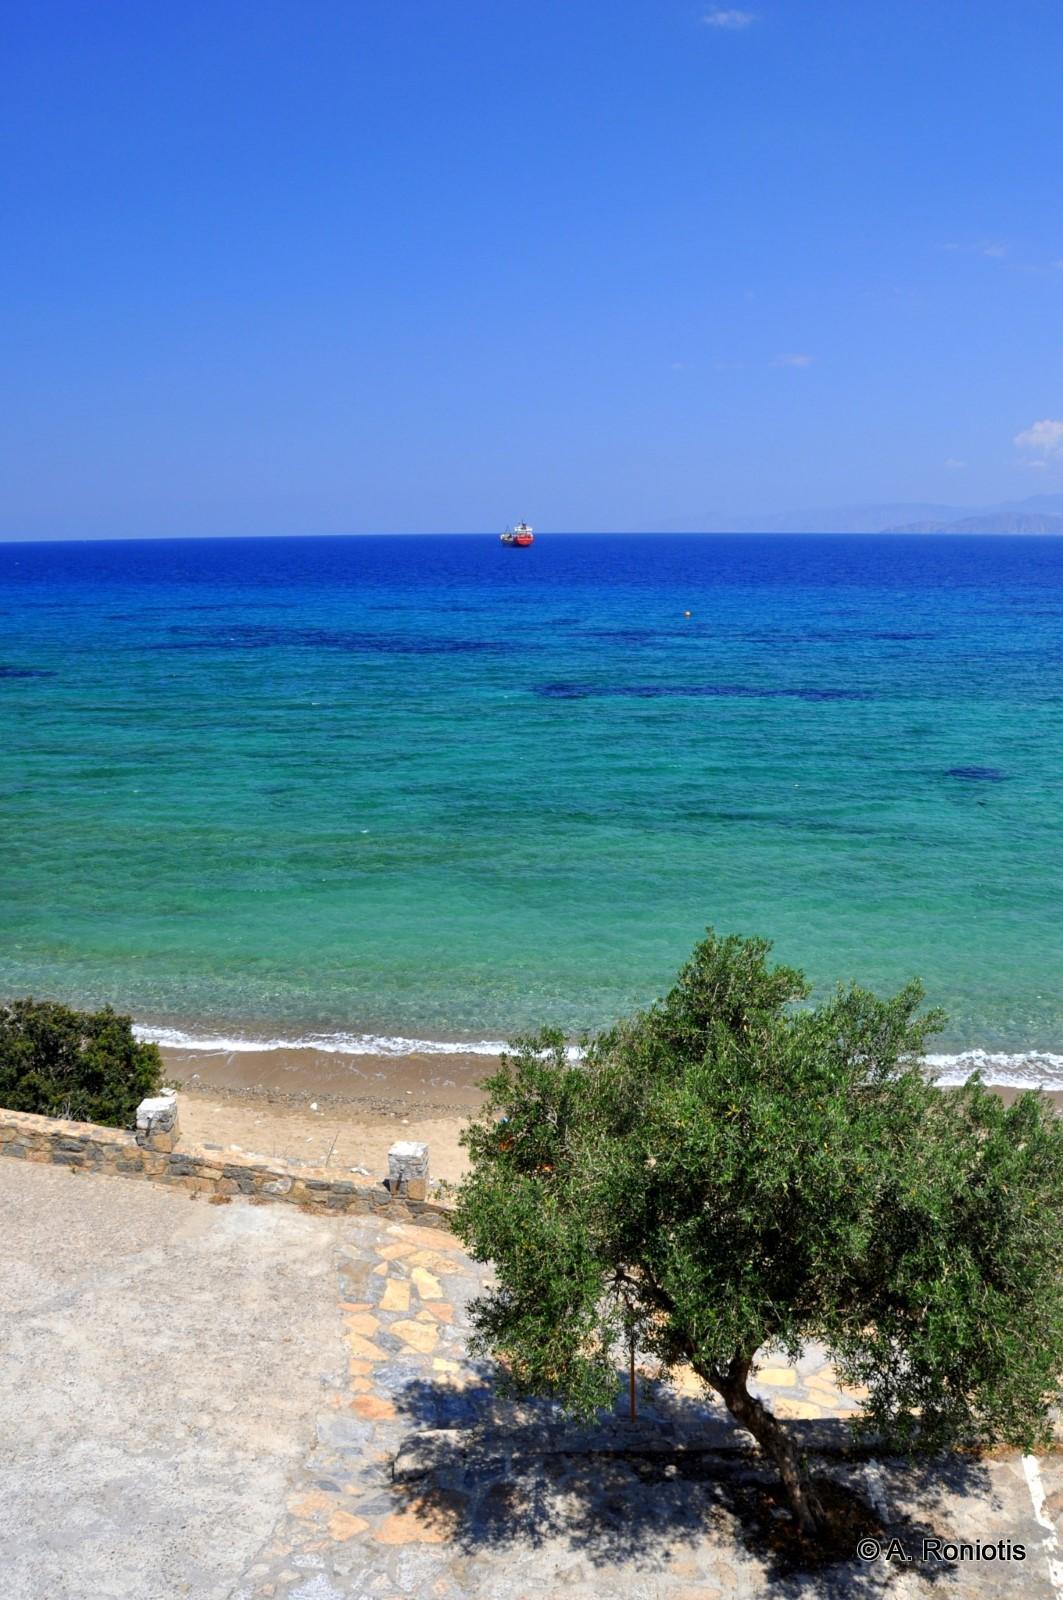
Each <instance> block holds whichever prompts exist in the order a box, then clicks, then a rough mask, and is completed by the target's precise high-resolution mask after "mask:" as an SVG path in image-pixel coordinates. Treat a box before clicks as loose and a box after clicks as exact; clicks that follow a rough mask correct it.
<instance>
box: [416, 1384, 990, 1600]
mask: <svg viewBox="0 0 1063 1600" xmlns="http://www.w3.org/2000/svg"><path fill="white" fill-rule="evenodd" d="M394 1398H395V1403H396V1406H397V1408H398V1411H399V1413H400V1414H401V1415H403V1416H405V1417H406V1418H408V1419H409V1421H410V1423H411V1424H412V1428H411V1431H410V1433H409V1434H408V1435H407V1436H406V1437H405V1438H404V1440H403V1443H402V1445H401V1446H400V1449H399V1452H398V1454H397V1456H396V1458H395V1461H394V1464H393V1469H392V1474H393V1480H394V1493H395V1494H396V1495H397V1496H398V1497H399V1498H400V1500H401V1502H402V1504H403V1507H404V1509H406V1510H408V1511H410V1512H412V1513H413V1514H414V1515H415V1516H416V1517H417V1518H418V1519H419V1520H421V1521H423V1522H424V1523H425V1524H426V1527H427V1528H429V1529H431V1530H432V1531H433V1533H435V1534H442V1535H443V1536H444V1537H445V1538H446V1539H447V1541H448V1542H449V1543H451V1544H453V1545H455V1546H457V1547H458V1548H459V1549H460V1550H461V1551H462V1553H463V1554H466V1555H468V1556H473V1555H475V1554H476V1553H478V1552H487V1551H491V1550H494V1551H495V1552H498V1551H500V1550H503V1549H507V1548H508V1549H510V1550H511V1551H512V1554H513V1556H514V1558H516V1559H520V1557H521V1556H522V1555H528V1554H531V1553H532V1552H535V1551H544V1550H545V1548H546V1547H547V1546H548V1545H552V1546H554V1547H555V1553H556V1551H557V1549H558V1547H560V1549H561V1550H563V1551H565V1552H571V1553H572V1554H573V1555H578V1556H579V1557H581V1558H582V1559H584V1560H586V1561H587V1562H589V1563H590V1564H591V1565H592V1566H594V1567H597V1568H604V1567H607V1566H612V1567H621V1566H622V1567H627V1568H629V1569H630V1570H631V1572H632V1574H634V1573H644V1574H646V1575H647V1576H648V1575H651V1574H653V1573H657V1574H664V1573H667V1571H668V1568H669V1564H670V1562H672V1561H674V1560H676V1559H678V1558H679V1557H682V1556H685V1557H687V1558H688V1559H689V1558H691V1557H693V1558H694V1559H695V1560H697V1562H698V1564H699V1569H700V1571H701V1574H702V1577H703V1579H711V1578H712V1575H713V1572H714V1570H715V1569H716V1568H717V1567H719V1566H720V1565H721V1564H722V1565H723V1568H724V1569H725V1570H726V1565H727V1563H728V1562H729V1561H731V1560H733V1559H734V1558H735V1556H736V1555H738V1554H739V1553H740V1552H744V1554H745V1556H746V1557H747V1558H749V1557H752V1558H755V1559H757V1560H759V1562H760V1563H761V1564H762V1566H763V1568H764V1576H765V1578H766V1579H768V1580H770V1581H782V1580H786V1582H787V1592H788V1593H792V1594H796V1595H808V1596H810V1597H811V1596H812V1595H823V1594H827V1593H829V1592H830V1591H831V1590H833V1588H834V1586H835V1584H838V1586H839V1591H840V1590H841V1589H844V1593H845V1595H846V1597H847V1600H853V1597H859V1596H860V1595H863V1594H867V1595H870V1594H872V1593H874V1594H880V1593H881V1591H882V1585H883V1581H884V1579H885V1577H886V1572H885V1569H884V1562H883V1560H882V1559H873V1560H871V1561H861V1560H859V1559H857V1554H856V1551H857V1544H858V1541H859V1540H861V1539H877V1540H879V1541H880V1542H881V1544H882V1546H883V1547H885V1545H886V1543H887V1542H888V1540H889V1539H891V1538H894V1539H898V1540H899V1541H900V1543H901V1546H902V1547H903V1549H904V1551H905V1552H906V1553H908V1554H909V1555H910V1556H911V1557H912V1558H913V1559H911V1560H909V1561H908V1562H906V1563H905V1562H901V1563H900V1564H903V1565H905V1570H907V1571H909V1572H918V1573H919V1575H920V1576H921V1577H922V1578H923V1579H924V1580H925V1581H929V1582H939V1581H941V1582H944V1583H945V1584H946V1586H947V1584H948V1582H949V1580H950V1579H951V1578H953V1577H954V1576H955V1575H956V1568H955V1567H953V1566H950V1565H948V1564H945V1563H941V1562H938V1561H934V1560H932V1561H929V1562H923V1561H922V1560H921V1553H922V1541H923V1539H924V1538H940V1539H943V1540H944V1539H950V1538H954V1537H955V1532H954V1521H953V1523H952V1524H951V1525H950V1524H945V1525H943V1526H935V1518H938V1519H939V1520H940V1519H941V1517H942V1514H943V1513H944V1512H945V1511H946V1508H947V1507H949V1506H952V1507H953V1508H955V1505H956V1501H957V1499H960V1500H963V1499H966V1498H968V1497H973V1496H977V1497H978V1499H979V1501H980V1502H982V1504H983V1505H984V1506H985V1507H986V1508H987V1509H990V1510H991V1509H992V1507H993V1494H992V1485H991V1480H990V1476H989V1473H988V1471H987V1469H986V1467H985V1466H984V1465H983V1464H982V1463H981V1462H979V1461H978V1460H977V1459H975V1458H973V1457H966V1456H956V1455H949V1456H945V1457H942V1456H938V1457H933V1458H930V1457H925V1458H919V1457H917V1458H915V1459H914V1460H906V1461H903V1462H902V1461H885V1460H884V1461H881V1462H879V1461H877V1460H875V1458H874V1452H873V1450H872V1449H871V1448H870V1447H869V1446H867V1445H863V1446H861V1445H860V1444H858V1443H856V1442H855V1441H854V1438H853V1435H852V1433H851V1431H850V1429H849V1428H848V1427H847V1426H846V1424H845V1423H844V1422H841V1421H838V1420H826V1421H821V1422H791V1423H790V1427H791V1428H792V1429H793V1431H794V1433H795V1436H796V1437H797V1438H798V1440H799V1441H800V1443H801V1445H802V1448H803V1449H805V1451H806V1452H807V1454H808V1457H809V1461H810V1463H811V1465H812V1469H813V1472H814V1473H815V1474H816V1476H817V1478H818V1479H819V1481H820V1482H821V1483H822V1484H823V1486H824V1494H825V1498H828V1499H829V1500H830V1503H831V1507H832V1510H833V1511H834V1512H835V1514H836V1515H837V1517H838V1520H839V1526H840V1534H839V1542H838V1545H837V1547H836V1548H835V1549H833V1550H832V1551H823V1550H821V1549H815V1548H811V1547H809V1546H808V1545H807V1543H805V1542H804V1541H803V1540H802V1539H801V1537H800V1536H799V1534H798V1531H797V1529H796V1527H795V1524H794V1522H793V1520H792V1518H791V1516H790V1513H789V1510H788V1507H787V1504H786V1501H785V1498H784V1496H783V1495H782V1492H781V1489H780V1487H779V1484H778V1480H777V1478H776V1477H775V1474H774V1472H773V1471H772V1469H771V1468H770V1467H769V1466H766V1465H765V1463H764V1461H763V1458H762V1457H761V1456H760V1455H759V1453H758V1452H757V1451H756V1449H755V1447H754V1446H753V1445H752V1441H751V1440H749V1438H748V1435H746V1434H744V1433H742V1432H740V1431H739V1430H738V1429H736V1428H735V1427H733V1425H731V1423H730V1422H729V1421H728V1420H727V1419H726V1417H725V1415H724V1414H722V1413H721V1412H720V1411H718V1410H716V1408H715V1407H713V1406H712V1405H711V1403H706V1402H704V1401H700V1400H688V1399H685V1398H683V1397H680V1396H676V1395H674V1394H672V1393H670V1392H669V1391H667V1390H665V1389H663V1388H660V1389H657V1390H656V1392H655V1393H653V1395H652V1398H651V1400H650V1403H649V1404H648V1405H647V1406H646V1407H645V1411H644V1414H643V1415H641V1416H640V1419H639V1420H638V1421H637V1422H630V1421H629V1420H627V1418H626V1417H622V1416H621V1415H620V1414H619V1408H618V1412H617V1413H616V1414H614V1415H611V1416H605V1417H602V1418H600V1419H598V1420H596V1421H594V1422H592V1423H590V1424H581V1423H578V1422H572V1421H566V1420H565V1419H564V1418H563V1416H562V1415H561V1414H560V1412H559V1411H558V1410H557V1409H556V1408H555V1407H552V1406H550V1405H549V1404H547V1403H543V1402H533V1403H518V1402H511V1401H506V1400H505V1399H501V1398H500V1397H499V1395H498V1391H497V1388H496V1386H495V1384H494V1382H493V1381H492V1373H491V1369H490V1368H489V1367H487V1366H483V1367H481V1368H480V1369H479V1376H478V1381H476V1382H475V1383H473V1384H467V1385H466V1386H464V1387H463V1388H460V1389H459V1388H456V1387H454V1386H452V1385H450V1384H449V1383H447V1382H443V1381H441V1382H429V1381H425V1380H417V1381H415V1382H411V1383H408V1384H407V1385H405V1386H404V1387H403V1388H402V1389H401V1390H400V1391H399V1392H398V1393H397V1394H396V1395H395V1397H394ZM909 1508H917V1509H915V1510H914V1511H913V1510H911V1509H909Z"/></svg>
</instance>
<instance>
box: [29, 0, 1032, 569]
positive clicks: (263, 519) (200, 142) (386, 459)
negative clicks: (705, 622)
mask: <svg viewBox="0 0 1063 1600" xmlns="http://www.w3.org/2000/svg"><path fill="white" fill-rule="evenodd" d="M5 31H6V39H5V50H4V53H3V63H2V66H0V138H2V149H0V158H2V159H0V207H2V218H3V237H4V241H5V242H4V248H3V251H2V253H0V323H2V326H0V338H2V347H3V352H4V355H3V369H4V382H3V386H2V391H0V537H6V538H19V537H26V538H37V537H41V538H48V537H72V536H91V537H105V536H129V535H138V534H139V535H161V534H226V533H231V534H248V533H345V532H351V533H357V532H367V531H381V532H391V531H403V530H411V531H416V530H425V531H431V530H437V529H438V530H447V529H469V530H474V529H489V528H493V527H495V526H497V525H500V524H502V523H504V522H506V521H508V520H510V519H511V518H514V517H519V516H527V517H528V518H530V519H531V520H533V521H534V522H535V523H536V524H537V526H540V527H544V528H550V527H552V528H559V529H598V528H640V527H646V528H653V527H659V526H663V525H666V524H667V523H669V522H674V521H677V520H682V519H687V518H689V517H691V516H693V517H697V515H698V514H700V513H701V512H708V511H710V510H719V509H722V510H727V511H734V512H748V511H757V510H773V509H781V508H783V507H787V506H793V505H824V504H831V503H838V502H842V503H847V502H855V501H866V500H872V501H873V500H896V499H932V500H945V501H950V502H956V503H959V504H980V503H984V502H987V501H992V500H997V499H1005V498H1007V499H1011V498H1015V497H1020V496H1023V495H1026V494H1034V493H1043V492H1046V491H1060V490H1063V420H1060V419H1063V348H1061V343H1063V340H1061V334H1063V317H1061V311H1063V173H1061V164H1063V95H1061V94H1060V91H1059V79H1060V69H1061V63H1063V4H1061V3H1060V0H1011V3H1010V4H1008V5H1002V4H1000V0H993V3H986V0H748V3H745V0H743V3H742V4H741V5H740V6H729V5H727V6H714V5H712V4H705V3H703V4H700V5H699V4H690V3H687V0H552V3H545V0H542V3H540V0H512V3H511V0H434V3H432V0H344V3H340V0H253V3H252V0H180V3H175V0H153V3H151V4H147V5H143V4H136V3H135V0H126V3H123V4H118V3H114V0H91V3H90V0H82V3H77V4H75V3H73V0H34V3H33V4H32V5H22V6H16V7H12V8H10V9H9V11H8V15H7V19H6V23H5ZM1017 438H1018V439H1019V442H1018V443H1016V439H1017Z"/></svg>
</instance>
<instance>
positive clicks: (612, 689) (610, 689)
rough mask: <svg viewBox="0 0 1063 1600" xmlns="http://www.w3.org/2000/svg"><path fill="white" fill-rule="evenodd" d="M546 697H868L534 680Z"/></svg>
mask: <svg viewBox="0 0 1063 1600" xmlns="http://www.w3.org/2000/svg"><path fill="white" fill-rule="evenodd" d="M533 692H534V693H535V694H537V695H540V696H542V698H543V699H546V700H588V699H591V698H594V699H600V700H607V699H608V700H666V699H690V698H695V699H703V700H704V699H708V700H811V701H820V700H870V699H871V695H870V694H869V693H868V691H867V690H865V689H806V688H797V689H790V688H786V689H777V688H770V687H768V686H761V685H759V684H751V683H675V684H660V683H537V684H535V685H534V688H533Z"/></svg>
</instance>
